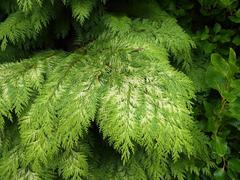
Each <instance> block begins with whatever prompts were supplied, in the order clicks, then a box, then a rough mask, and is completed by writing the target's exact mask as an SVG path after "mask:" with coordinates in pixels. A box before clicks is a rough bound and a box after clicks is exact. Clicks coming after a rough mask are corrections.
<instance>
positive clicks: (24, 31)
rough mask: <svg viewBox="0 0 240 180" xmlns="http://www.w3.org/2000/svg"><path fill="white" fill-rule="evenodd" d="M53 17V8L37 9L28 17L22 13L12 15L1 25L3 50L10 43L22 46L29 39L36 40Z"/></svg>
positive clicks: (0, 33)
mask: <svg viewBox="0 0 240 180" xmlns="http://www.w3.org/2000/svg"><path fill="white" fill-rule="evenodd" d="M53 15H54V14H53V11H51V6H48V7H45V8H35V9H34V11H33V12H32V13H30V14H28V15H26V14H25V13H24V12H22V11H17V12H15V13H12V14H11V15H10V16H9V17H8V18H7V19H6V20H5V21H4V22H1V23H0V41H1V50H5V49H6V47H7V45H8V44H9V43H11V44H13V45H21V44H23V43H24V42H25V41H26V40H27V39H36V38H37V36H38V34H39V32H40V31H41V30H42V29H43V28H44V27H46V25H47V24H48V22H49V21H50V19H52V18H53Z"/></svg>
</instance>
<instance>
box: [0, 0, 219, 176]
mask: <svg viewBox="0 0 240 180" xmlns="http://www.w3.org/2000/svg"><path fill="white" fill-rule="evenodd" d="M104 3H106V2H102V3H97V1H90V0H82V1H80V0H79V1H77V0H71V1H64V2H55V1H47V0H46V1H40V0H31V1H26V0H18V1H17V5H18V8H17V10H16V12H13V13H10V14H9V16H8V17H7V18H6V19H5V21H3V22H2V23H1V24H0V27H2V28H0V35H1V36H0V40H1V41H2V51H5V50H7V47H8V45H12V46H14V47H18V48H20V49H22V50H23V51H24V52H25V47H23V48H22V46H25V43H26V41H27V42H29V41H32V40H34V41H36V42H37V41H38V40H40V39H41V37H42V36H41V34H48V33H49V35H51V33H52V29H51V28H50V27H49V26H51V23H53V22H52V21H57V20H59V19H60V20H61V18H58V17H57V16H58V15H59V13H58V10H59V11H65V12H68V13H71V15H72V17H73V18H72V19H71V20H70V19H69V21H70V23H66V26H69V31H66V33H67V35H65V36H63V37H68V38H69V39H71V35H70V34H68V33H70V31H74V34H76V35H77V36H78V38H79V39H81V41H78V43H77V44H75V46H74V48H72V49H71V52H66V51H58V50H44V51H42V52H38V53H35V54H34V55H29V57H28V58H25V59H21V60H19V62H12V63H3V64H1V65H0V96H1V99H0V120H1V122H0V129H1V130H2V133H1V135H0V138H1V139H0V147H1V150H0V177H1V179H21V178H23V177H26V178H33V179H38V178H39V179H58V178H63V179H85V178H89V179H106V177H108V178H107V179H172V178H177V179H185V178H187V177H190V176H191V175H194V174H196V175H199V174H200V173H204V174H207V175H210V168H211V167H212V166H214V164H213V163H212V162H211V161H210V158H209V156H208V139H207V137H206V136H204V135H203V134H202V133H201V132H200V130H199V128H198V125H197V124H196V122H194V120H193V118H192V116H191V114H192V108H191V106H192V103H191V101H192V99H194V98H195V95H194V87H193V84H192V82H191V80H190V79H189V78H188V77H187V76H186V75H185V74H184V73H182V72H179V71H177V70H176V69H175V68H174V67H172V66H171V65H170V62H169V61H170V58H173V59H175V60H177V61H176V62H177V64H179V65H180V66H181V67H182V69H184V70H188V69H189V67H190V65H191V55H190V54H191V48H192V47H194V46H195V45H194V43H193V41H192V40H191V38H190V36H188V35H187V34H186V33H185V32H184V31H183V30H182V28H181V27H180V26H179V25H178V24H177V22H176V20H175V19H174V18H173V17H170V16H169V15H168V14H167V13H166V12H164V11H162V10H161V9H160V8H159V6H158V4H157V3H156V2H155V1H149V2H143V1H140V2H139V3H138V5H137V7H136V9H138V10H141V12H142V13H139V12H135V11H134V5H135V4H136V3H137V2H136V1H133V4H134V5H133V6H132V5H131V3H130V6H129V7H128V8H126V9H125V8H124V7H123V9H122V8H121V6H119V7H120V8H119V7H117V9H116V10H115V12H113V11H111V12H110V10H108V9H112V10H114V9H115V8H114V7H111V6H113V4H114V3H116V2H114V1H113V4H111V3H110V4H106V9H105V10H104V8H103V6H104ZM125 3H126V2H125ZM148 3H151V4H150V5H148ZM122 5H123V6H124V5H125V4H124V3H122ZM118 8H119V9H118ZM94 10H95V12H94ZM69 11H70V12H69ZM119 11H121V13H119ZM26 16H28V17H29V18H26ZM66 19H68V18H66ZM55 23H57V22H55ZM44 29H45V30H44ZM9 30H10V31H9ZM44 31H45V33H44ZM46 37H50V36H46ZM51 38H52V39H53V40H56V39H57V40H59V36H58V35H57V34H55V35H54V37H50V39H51ZM55 38H56V39H55ZM60 40H61V39H60ZM66 41H67V39H66ZM27 44H28V43H27ZM32 44H33V45H31V43H30V45H29V47H28V50H29V51H30V52H31V51H35V50H37V49H34V47H35V46H34V43H32ZM19 46H20V47H19ZM76 46H77V47H76ZM40 47H41V46H40ZM50 47H51V46H50ZM0 55H1V54H0ZM0 57H1V56H0Z"/></svg>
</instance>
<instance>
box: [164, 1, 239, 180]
mask: <svg viewBox="0 0 240 180" xmlns="http://www.w3.org/2000/svg"><path fill="white" fill-rule="evenodd" d="M162 4H163V5H164V7H165V9H167V11H168V12H169V13H171V14H172V15H174V16H175V17H177V19H178V20H179V22H180V23H181V25H182V26H183V27H185V29H187V30H188V32H189V33H191V34H192V37H193V38H194V40H195V42H196V44H197V48H196V49H195V50H194V57H193V58H194V63H193V68H192V70H191V72H190V73H189V75H190V77H191V79H192V80H193V81H194V82H195V86H196V88H197V90H198V93H197V99H196V102H195V110H194V112H195V117H196V119H198V120H199V121H200V123H201V124H202V129H203V131H205V132H206V134H208V135H209V137H210V138H211V142H210V143H211V147H212V157H213V158H214V159H215V162H216V164H217V166H218V167H217V169H216V170H215V172H214V177H215V178H216V179H239V174H240V132H239V131H240V121H239V120H240V99H239V93H240V86H239V85H240V84H239V83H240V80H239V78H240V76H239V75H240V74H239V73H240V69H239V68H240V66H239V65H240V61H239V58H237V57H236V56H239V52H240V3H239V1H237V0H217V1H214V0H198V1H188V2H187V1H181V0H180V1H164V2H163V3H162ZM234 51H235V52H234Z"/></svg>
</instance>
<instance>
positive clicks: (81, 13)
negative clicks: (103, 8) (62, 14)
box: [70, 0, 96, 24]
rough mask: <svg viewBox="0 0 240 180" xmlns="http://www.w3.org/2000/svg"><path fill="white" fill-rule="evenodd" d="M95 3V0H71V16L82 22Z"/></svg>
mask: <svg viewBox="0 0 240 180" xmlns="http://www.w3.org/2000/svg"><path fill="white" fill-rule="evenodd" d="M95 4H96V1H95V0H71V1H70V5H71V8H72V15H73V17H74V18H75V19H76V20H77V21H78V22H80V23H81V24H83V23H84V21H85V19H87V18H88V17H89V15H90V13H91V11H92V9H93V8H94V6H95Z"/></svg>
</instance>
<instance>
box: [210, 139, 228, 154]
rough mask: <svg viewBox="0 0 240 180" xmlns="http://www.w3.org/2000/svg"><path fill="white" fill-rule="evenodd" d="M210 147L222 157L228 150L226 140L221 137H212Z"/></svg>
mask: <svg viewBox="0 0 240 180" xmlns="http://www.w3.org/2000/svg"><path fill="white" fill-rule="evenodd" d="M212 147H213V150H214V152H215V153H216V154H217V155H218V156H220V157H224V156H225V155H226V153H227V151H228V145H227V142H226V140H225V139H223V138H222V137H218V136H216V137H214V138H213V140H212Z"/></svg>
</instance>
